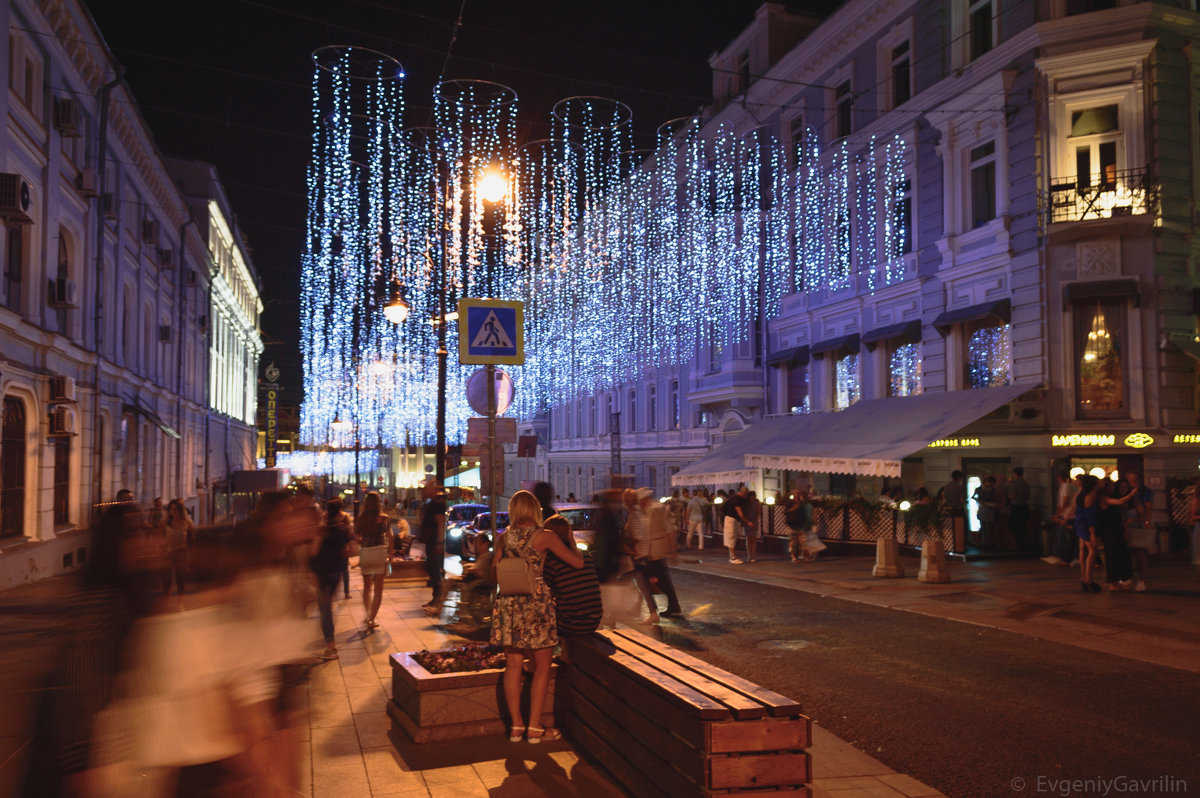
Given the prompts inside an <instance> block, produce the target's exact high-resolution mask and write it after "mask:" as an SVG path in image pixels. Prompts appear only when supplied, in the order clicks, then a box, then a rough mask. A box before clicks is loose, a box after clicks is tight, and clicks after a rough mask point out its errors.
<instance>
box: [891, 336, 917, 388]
mask: <svg viewBox="0 0 1200 798" xmlns="http://www.w3.org/2000/svg"><path fill="white" fill-rule="evenodd" d="M919 393H921V345H920V344H913V343H907V344H900V345H899V346H896V347H895V348H894V349H893V350H892V353H891V355H890V356H889V357H888V396H916V395H917V394H919Z"/></svg>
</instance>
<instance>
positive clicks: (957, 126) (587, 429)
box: [549, 0, 1200, 523]
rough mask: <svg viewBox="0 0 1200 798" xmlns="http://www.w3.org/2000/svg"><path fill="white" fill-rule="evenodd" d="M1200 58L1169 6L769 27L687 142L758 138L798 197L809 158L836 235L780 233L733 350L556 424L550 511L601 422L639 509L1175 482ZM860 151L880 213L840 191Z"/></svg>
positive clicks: (591, 448)
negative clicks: (647, 500) (812, 486)
mask: <svg viewBox="0 0 1200 798" xmlns="http://www.w3.org/2000/svg"><path fill="white" fill-rule="evenodd" d="M1198 41H1200V15H1197V13H1196V11H1195V3H1193V2H1184V1H1180V2H1136V1H1135V0H1050V1H1049V2H1045V3H1025V2H1009V0H850V2H846V3H844V4H842V5H841V6H840V7H839V8H838V9H837V10H836V11H835V12H834V13H833V14H832V15H831V16H829V17H828V18H827V19H825V20H823V21H813V20H807V19H805V18H803V17H798V16H795V15H792V14H789V13H788V12H787V11H785V10H784V8H783V6H782V5H781V4H776V3H767V4H765V5H764V6H763V7H762V8H761V9H760V10H759V13H758V14H757V16H756V18H755V20H754V22H753V23H752V24H751V25H750V26H749V27H748V28H747V29H746V30H745V31H744V32H743V33H741V34H740V35H739V36H738V37H737V38H736V39H735V40H734V41H733V43H732V44H731V45H730V46H729V47H727V48H726V49H725V50H723V51H722V52H720V53H717V54H715V55H714V56H713V57H712V59H711V60H710V64H711V66H712V67H713V69H714V73H713V75H714V79H713V84H714V102H713V104H712V105H711V106H709V107H708V108H707V109H706V111H705V113H704V115H703V120H702V121H703V125H704V130H705V131H706V132H707V133H715V132H716V131H717V130H718V129H719V127H720V126H721V125H733V126H734V127H735V128H736V130H737V131H738V133H739V134H741V135H745V134H748V133H749V132H750V131H752V130H756V129H763V128H765V129H767V130H769V131H770V132H771V133H772V134H773V136H774V137H775V138H776V139H777V140H778V141H780V142H782V144H783V146H785V147H786V148H787V152H788V156H787V168H788V169H789V170H791V178H790V179H792V180H793V181H795V180H799V179H801V178H800V176H799V175H798V171H799V170H797V169H796V165H797V162H798V159H800V158H802V157H804V156H803V155H802V154H797V153H804V152H805V148H806V147H811V146H813V145H815V146H818V147H819V148H820V151H821V153H822V156H821V158H822V159H823V160H817V161H816V162H815V164H814V162H813V161H809V162H806V163H808V164H810V165H814V168H818V169H825V170H830V169H834V168H842V169H844V170H845V171H846V173H847V175H848V177H847V179H846V183H845V185H846V186H848V187H849V189H848V190H847V192H846V195H845V198H844V200H843V204H844V206H845V208H844V214H843V216H842V217H839V218H840V219H844V220H845V224H844V225H837V226H830V225H828V224H817V225H812V226H808V227H805V226H804V225H803V224H802V223H798V224H797V234H796V236H795V237H794V239H793V242H792V245H791V251H790V252H789V253H787V257H786V258H785V260H787V262H788V263H789V267H790V269H791V273H790V274H788V275H787V279H788V280H789V281H790V285H792V291H791V293H790V294H789V295H787V296H785V297H784V298H783V300H782V303H781V309H780V312H779V313H778V314H777V315H776V316H774V317H772V318H769V319H764V320H763V322H764V323H761V324H759V325H758V326H757V327H756V328H755V329H754V330H752V331H750V334H748V335H747V336H746V338H745V340H744V342H743V343H741V344H739V345H736V346H734V347H730V348H727V349H725V350H721V349H709V348H702V349H701V350H699V351H697V353H696V356H695V358H694V359H693V360H692V361H691V362H688V363H683V364H679V365H677V366H669V367H663V368H659V369H650V370H648V371H647V372H646V374H645V376H644V378H643V379H642V380H640V381H638V382H636V383H630V384H627V385H624V386H621V387H620V388H618V389H617V390H614V391H610V392H605V393H603V394H600V395H597V396H581V397H580V398H579V399H578V400H576V401H573V402H569V403H567V404H564V405H560V406H556V407H555V408H553V410H552V414H551V415H552V424H551V442H550V451H549V461H550V473H551V478H552V480H553V481H554V484H555V487H556V490H557V491H558V492H560V493H562V494H563V495H566V493H567V492H568V491H570V492H574V493H575V494H576V495H577V496H578V495H583V494H587V493H588V492H590V491H591V490H593V489H595V488H598V487H603V486H605V485H606V484H607V483H608V474H609V470H610V461H611V460H614V459H615V458H613V457H612V456H611V453H612V450H613V449H614V445H613V444H614V439H615V437H616V436H614V433H615V432H617V431H618V426H617V425H618V424H619V432H620V435H619V441H617V444H618V446H619V451H620V468H621V470H622V471H624V472H627V473H631V474H632V475H633V479H634V481H635V482H637V483H638V484H645V485H649V486H651V487H653V488H656V489H657V490H658V491H660V492H665V491H669V490H670V488H671V486H672V484H674V485H680V486H682V485H708V486H709V487H712V488H717V487H725V486H727V485H728V484H729V483H731V482H734V481H738V480H742V479H744V480H745V481H747V482H750V483H752V484H753V485H754V486H755V487H757V488H758V489H759V490H760V491H765V492H768V493H774V492H775V491H776V490H781V489H786V487H787V486H788V485H790V484H795V483H796V482H797V481H808V480H813V481H814V482H815V483H816V485H817V487H818V488H819V489H820V490H822V491H823V492H825V491H827V492H834V493H842V494H849V493H850V492H852V491H858V492H861V493H862V494H863V495H865V496H873V495H878V493H879V491H880V490H881V489H883V488H884V487H885V485H886V486H888V487H890V486H891V485H892V483H897V482H899V483H902V484H903V485H904V486H905V488H906V489H907V490H909V491H910V492H911V491H914V490H915V489H916V488H918V487H920V486H925V487H927V488H928V489H929V490H930V492H931V493H934V492H936V491H937V489H938V488H940V487H941V486H942V485H943V484H945V483H946V482H947V481H948V480H949V474H950V472H951V471H952V470H955V469H961V470H963V471H964V472H965V473H966V477H967V481H968V486H969V487H970V486H972V485H973V484H974V483H975V481H977V480H979V479H981V478H982V477H984V476H986V475H988V474H992V475H995V476H997V477H998V478H999V479H1000V480H1001V481H1003V480H1004V479H1006V478H1007V476H1008V474H1009V473H1010V471H1011V469H1012V468H1013V467H1015V466H1018V465H1019V466H1022V467H1023V468H1024V469H1025V473H1026V477H1027V478H1029V479H1030V481H1031V482H1032V483H1033V484H1034V488H1035V492H1034V498H1033V502H1034V505H1035V509H1043V510H1045V509H1048V507H1049V503H1050V499H1051V488H1052V477H1051V472H1052V470H1054V469H1058V468H1064V469H1083V470H1085V471H1094V472H1096V473H1100V472H1101V471H1102V472H1103V473H1104V474H1105V475H1106V476H1111V475H1112V474H1113V472H1115V471H1117V470H1120V471H1129V470H1136V471H1141V472H1143V473H1144V474H1145V477H1146V481H1147V483H1148V484H1149V485H1150V487H1152V488H1155V489H1162V488H1165V487H1166V486H1167V482H1168V480H1169V479H1170V478H1171V477H1190V476H1192V475H1194V474H1195V473H1196V466H1197V456H1198V455H1200V445H1198V444H1200V429H1198V428H1200V422H1198V416H1197V379H1196V377H1197V371H1196V366H1197V363H1196V361H1197V359H1198V358H1200V347H1198V346H1197V344H1196V341H1197V340H1198V339H1197V313H1198V312H1200V305H1198V304H1197V295H1198V287H1200V276H1198V274H1197V268H1198V267H1197V257H1196V256H1197V247H1198V246H1200V244H1197V243H1196V239H1195V227H1196V215H1195V214H1196V211H1197V208H1196V198H1197V196H1198V195H1200V158H1198V157H1197V141H1198V140H1200V126H1198V125H1197V121H1196V120H1197V118H1198V116H1197V112H1198V109H1200V63H1198V61H1197V58H1196V54H1195V53H1196V50H1195V48H1196V46H1197V42H1198ZM881 142H902V143H903V146H902V147H900V148H898V149H897V151H901V152H903V153H904V155H903V157H902V158H897V159H894V161H892V162H889V167H888V168H894V169H897V170H900V178H901V179H899V180H898V181H895V186H896V190H895V192H894V194H893V195H892V196H882V195H880V194H878V193H875V194H872V193H871V191H870V189H869V186H867V183H866V182H865V181H863V180H862V179H861V178H862V177H863V176H864V175H865V174H866V170H867V169H868V168H869V166H868V165H869V163H870V162H871V158H872V150H873V149H874V151H875V152H876V153H877V152H879V147H880V146H881V145H880V143H881ZM842 153H844V154H845V157H844V159H843V160H842V161H840V162H838V163H840V166H837V165H835V160H836V159H837V158H838V157H841V156H840V155H839V154H842ZM747 221H751V220H747V219H743V224H745V223H746V222H747ZM883 230H886V231H887V234H886V236H885V235H884V234H883V233H881V232H879V231H883ZM811 237H816V238H821V239H822V241H823V244H822V246H819V247H808V246H807V245H806V241H807V240H808V239H809V238H811ZM835 239H836V240H835ZM813 253H819V255H818V256H817V257H814V255H813ZM766 260H767V259H766V258H764V262H766ZM834 261H836V262H834ZM832 274H837V275H839V279H838V280H833V279H826V278H827V276H828V275H832ZM914 397H919V398H914ZM859 403H861V404H859ZM855 405H859V406H858V407H855ZM617 411H619V413H620V416H619V421H618V417H617V416H615V415H614V413H615V412H617ZM835 411H842V412H835ZM774 416H787V417H788V418H786V419H784V420H781V421H772V422H771V425H770V430H771V434H770V435H769V436H768V435H765V434H760V435H754V434H744V433H741V430H743V429H745V428H747V427H748V428H750V429H753V426H754V425H755V424H757V423H761V419H763V418H764V417H774ZM947 425H949V426H947ZM764 429H766V428H764ZM1163 495H1164V493H1163V491H1161V490H1159V492H1158V496H1159V497H1160V498H1159V499H1158V502H1159V506H1160V507H1162V506H1163V504H1162V503H1163V499H1162V498H1161V497H1162V496H1163ZM1163 518H1164V517H1163V516H1162V515H1160V516H1159V520H1160V521H1162V520H1163ZM972 523H974V522H973V521H972Z"/></svg>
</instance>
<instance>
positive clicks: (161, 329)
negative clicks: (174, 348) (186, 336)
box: [158, 324, 175, 343]
mask: <svg viewBox="0 0 1200 798" xmlns="http://www.w3.org/2000/svg"><path fill="white" fill-rule="evenodd" d="M174 337H175V336H174V330H173V328H172V327H171V325H170V324H160V325H158V341H159V343H166V342H167V341H170V340H172V339H173V338H174Z"/></svg>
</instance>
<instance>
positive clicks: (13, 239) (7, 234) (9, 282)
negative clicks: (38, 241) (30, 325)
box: [4, 224, 25, 313]
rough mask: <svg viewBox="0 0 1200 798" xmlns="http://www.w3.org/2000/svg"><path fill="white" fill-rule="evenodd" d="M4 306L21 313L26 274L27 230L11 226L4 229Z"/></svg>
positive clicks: (14, 225) (18, 226)
mask: <svg viewBox="0 0 1200 798" xmlns="http://www.w3.org/2000/svg"><path fill="white" fill-rule="evenodd" d="M4 239H5V248H4V306H5V307H6V308H8V309H9V310H11V311H13V312H14V313H20V312H21V280H22V276H23V275H24V274H25V230H24V228H22V227H21V226H20V225H16V224H10V225H7V226H6V227H5V229H4Z"/></svg>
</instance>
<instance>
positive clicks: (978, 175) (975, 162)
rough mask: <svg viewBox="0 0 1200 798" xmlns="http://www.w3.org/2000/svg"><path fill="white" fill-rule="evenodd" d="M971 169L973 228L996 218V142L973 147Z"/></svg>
mask: <svg viewBox="0 0 1200 798" xmlns="http://www.w3.org/2000/svg"><path fill="white" fill-rule="evenodd" d="M970 169H971V229H972V230H973V229H975V228H976V227H981V226H982V225H985V224H987V223H988V222H990V221H991V220H992V219H994V218H996V142H994V141H989V142H986V143H984V144H980V145H979V146H978V147H972V148H971V152H970Z"/></svg>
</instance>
